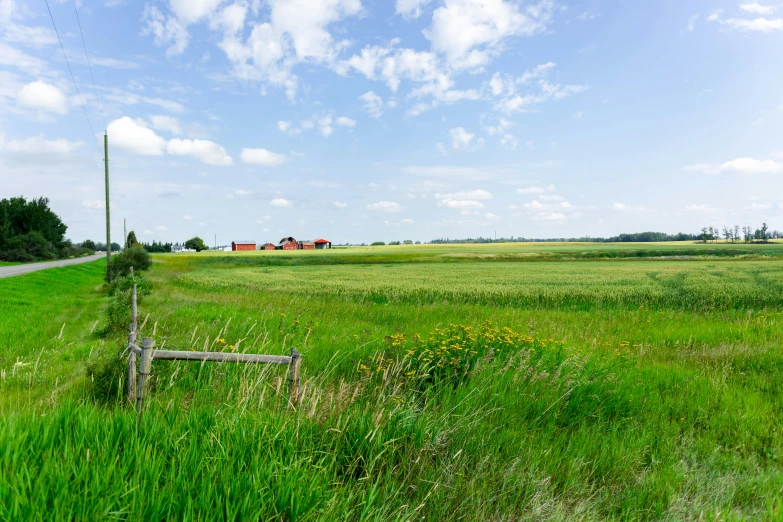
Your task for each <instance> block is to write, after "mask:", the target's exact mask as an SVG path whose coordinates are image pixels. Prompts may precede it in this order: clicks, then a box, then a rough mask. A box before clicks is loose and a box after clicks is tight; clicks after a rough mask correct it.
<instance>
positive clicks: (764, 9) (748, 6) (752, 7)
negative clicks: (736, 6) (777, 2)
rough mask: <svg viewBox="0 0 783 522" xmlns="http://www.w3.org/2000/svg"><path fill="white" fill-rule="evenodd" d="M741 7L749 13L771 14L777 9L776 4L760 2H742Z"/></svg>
mask: <svg viewBox="0 0 783 522" xmlns="http://www.w3.org/2000/svg"><path fill="white" fill-rule="evenodd" d="M740 9H742V10H743V11H745V12H747V13H753V14H760V15H770V14H772V13H774V12H775V10H776V9H777V8H776V7H775V6H774V5H762V4H760V3H758V2H748V3H745V4H740Z"/></svg>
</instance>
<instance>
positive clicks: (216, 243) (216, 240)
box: [215, 234, 217, 250]
mask: <svg viewBox="0 0 783 522" xmlns="http://www.w3.org/2000/svg"><path fill="white" fill-rule="evenodd" d="M215 250H217V234H215Z"/></svg>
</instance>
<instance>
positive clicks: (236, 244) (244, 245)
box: [231, 241, 256, 252]
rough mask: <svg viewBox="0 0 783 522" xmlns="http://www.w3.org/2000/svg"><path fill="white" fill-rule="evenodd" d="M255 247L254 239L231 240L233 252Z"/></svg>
mask: <svg viewBox="0 0 783 522" xmlns="http://www.w3.org/2000/svg"><path fill="white" fill-rule="evenodd" d="M255 249H256V242H255V241H232V242H231V250H232V251H234V252H236V251H238V250H255Z"/></svg>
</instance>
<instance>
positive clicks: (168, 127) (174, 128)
mask: <svg viewBox="0 0 783 522" xmlns="http://www.w3.org/2000/svg"><path fill="white" fill-rule="evenodd" d="M150 122H152V128H153V129H155V130H159V131H165V132H170V133H171V134H181V133H182V127H180V124H179V122H178V121H177V118H174V117H173V116H150Z"/></svg>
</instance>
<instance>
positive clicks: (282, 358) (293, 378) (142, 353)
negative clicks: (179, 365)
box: [126, 268, 302, 413]
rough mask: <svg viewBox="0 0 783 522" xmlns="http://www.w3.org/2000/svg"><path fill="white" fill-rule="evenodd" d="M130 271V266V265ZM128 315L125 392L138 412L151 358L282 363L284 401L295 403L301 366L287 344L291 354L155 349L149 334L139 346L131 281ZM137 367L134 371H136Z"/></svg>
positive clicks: (297, 402) (294, 352)
mask: <svg viewBox="0 0 783 522" xmlns="http://www.w3.org/2000/svg"><path fill="white" fill-rule="evenodd" d="M131 275H133V268H131ZM131 313H132V319H131V323H130V332H129V333H128V386H127V390H126V391H127V394H128V400H129V401H130V402H134V401H135V402H136V411H137V412H139V413H141V410H142V408H143V407H144V398H145V396H147V395H148V394H149V378H150V372H151V370H152V361H153V360H155V359H159V360H163V361H204V362H207V361H214V362H223V363H231V362H233V363H250V364H283V365H286V366H288V367H289V370H288V402H289V403H290V404H291V406H292V407H293V408H296V407H297V406H299V402H300V399H301V397H300V395H299V387H300V378H299V374H300V371H301V366H302V354H300V353H299V352H298V351H296V348H291V355H290V356H289V355H262V354H254V353H227V352H183V351H175V350H155V349H154V348H153V346H154V341H153V339H152V338H151V337H144V338H143V339H142V340H141V346H138V345H137V344H136V341H137V336H138V326H137V325H138V323H137V321H136V319H137V317H136V314H137V307H136V285H135V284H134V285H133V294H132V312H131ZM137 367H138V372H137Z"/></svg>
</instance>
